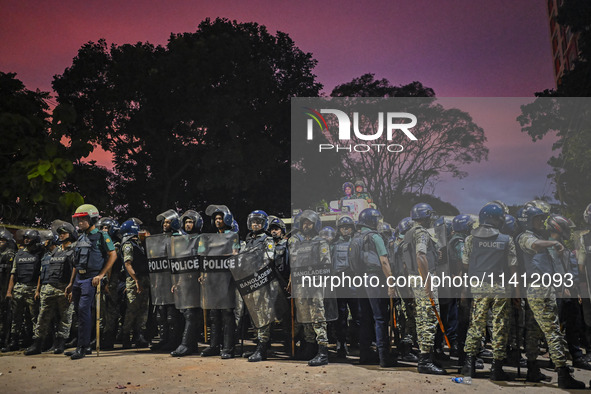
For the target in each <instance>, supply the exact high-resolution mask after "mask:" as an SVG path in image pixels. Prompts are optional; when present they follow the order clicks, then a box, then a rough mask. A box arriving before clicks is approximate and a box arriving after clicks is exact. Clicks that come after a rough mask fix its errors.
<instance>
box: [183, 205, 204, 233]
mask: <svg viewBox="0 0 591 394" xmlns="http://www.w3.org/2000/svg"><path fill="white" fill-rule="evenodd" d="M187 221H189V222H191V221H192V222H193V228H192V229H191V230H187V228H186V224H187ZM181 223H182V224H183V230H185V232H187V233H201V231H202V230H203V218H202V217H201V215H200V214H199V212H197V211H194V210H193V209H188V210H187V211H185V213H183V215H182V216H181Z"/></svg>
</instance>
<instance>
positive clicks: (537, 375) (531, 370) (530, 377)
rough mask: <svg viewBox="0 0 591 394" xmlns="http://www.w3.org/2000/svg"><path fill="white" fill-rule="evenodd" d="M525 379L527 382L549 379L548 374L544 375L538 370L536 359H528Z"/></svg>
mask: <svg viewBox="0 0 591 394" xmlns="http://www.w3.org/2000/svg"><path fill="white" fill-rule="evenodd" d="M525 380H526V381H527V382H534V383H538V382H541V381H542V380H544V381H547V380H550V377H549V376H546V375H544V374H543V373H542V372H541V371H540V367H539V366H538V364H537V363H536V361H529V360H528V362H527V375H526V376H525Z"/></svg>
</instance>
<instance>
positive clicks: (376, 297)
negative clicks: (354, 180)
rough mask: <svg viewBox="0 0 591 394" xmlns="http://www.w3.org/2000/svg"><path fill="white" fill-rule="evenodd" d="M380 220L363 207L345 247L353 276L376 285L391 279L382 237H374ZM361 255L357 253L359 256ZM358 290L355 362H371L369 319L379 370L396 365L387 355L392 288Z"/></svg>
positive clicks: (377, 212) (375, 213)
mask: <svg viewBox="0 0 591 394" xmlns="http://www.w3.org/2000/svg"><path fill="white" fill-rule="evenodd" d="M381 219H382V215H381V213H380V212H379V211H378V210H377V209H373V208H366V209H364V210H363V211H361V213H360V214H359V223H358V228H359V232H358V233H356V234H355V235H354V236H353V239H352V240H351V243H350V245H349V260H350V263H351V265H352V267H353V271H354V273H355V274H356V275H359V276H363V277H366V276H367V278H369V279H368V280H369V283H372V278H374V277H377V278H379V281H378V283H382V284H384V285H385V284H386V278H388V277H391V276H392V272H391V269H390V263H389V261H388V251H387V249H386V246H385V245H384V241H383V240H382V237H381V236H380V235H379V234H378V232H377V231H376V230H377V227H378V223H379V221H380V220H381ZM356 251H358V252H356ZM359 252H361V253H359ZM360 291H362V292H364V293H365V294H360V295H361V296H362V298H360V299H359V320H360V325H361V326H360V333H359V362H360V363H361V364H366V363H370V362H371V359H372V357H371V353H370V345H371V331H372V330H371V328H372V327H371V326H372V318H373V322H374V324H373V326H374V327H373V329H374V331H375V336H376V346H377V348H378V357H379V363H380V367H382V368H387V367H393V366H394V365H395V364H396V362H395V360H394V359H393V358H392V356H391V354H390V344H389V338H388V321H389V319H388V299H387V298H386V296H390V297H393V296H394V295H395V294H396V293H395V289H394V287H389V288H388V292H387V294H386V292H385V291H384V288H382V287H379V286H378V287H374V286H364V287H363V288H362V289H360Z"/></svg>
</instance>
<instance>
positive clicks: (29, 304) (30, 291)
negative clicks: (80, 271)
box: [10, 248, 40, 339]
mask: <svg viewBox="0 0 591 394" xmlns="http://www.w3.org/2000/svg"><path fill="white" fill-rule="evenodd" d="M24 251H27V248H24V249H21V250H19V251H18V252H17V253H16V255H15V258H14V260H13V264H12V271H11V272H10V273H11V274H12V275H14V280H15V285H14V288H13V289H12V299H11V300H10V306H11V310H12V326H11V329H10V335H11V337H12V338H13V339H15V338H18V335H19V334H22V333H24V332H23V331H24V327H26V326H27V325H30V328H31V329H33V327H35V322H36V321H37V315H38V314H39V303H38V302H37V300H35V292H36V291H37V279H38V278H39V268H40V266H39V267H37V268H36V273H35V274H34V280H33V282H30V283H21V282H20V281H19V278H18V275H17V272H18V271H17V264H18V260H19V255H20V253H21V252H24ZM33 254H34V253H33ZM25 311H27V312H28V313H29V316H28V317H29V319H30V320H29V321H28V322H24V319H25V313H26V312H25ZM23 322H24V323H25V324H23Z"/></svg>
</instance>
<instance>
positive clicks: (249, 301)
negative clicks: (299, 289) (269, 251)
mask: <svg viewBox="0 0 591 394" xmlns="http://www.w3.org/2000/svg"><path fill="white" fill-rule="evenodd" d="M230 271H231V272H232V276H233V277H234V281H235V282H236V288H237V289H238V291H239V292H240V295H241V296H242V299H243V300H244V303H245V304H246V307H247V308H248V312H249V313H250V317H251V319H252V322H253V324H254V325H255V327H256V328H261V327H263V326H266V325H268V324H270V323H273V322H274V321H276V320H279V319H281V317H283V316H284V314H285V313H286V312H287V310H288V308H289V305H288V302H287V298H286V296H285V293H284V291H283V288H282V287H281V284H280V282H279V279H278V277H277V273H276V271H275V269H274V267H273V264H272V263H271V264H269V262H268V260H266V259H265V250H264V247H263V244H261V245H260V246H259V247H255V248H251V249H247V250H244V251H242V252H240V254H239V255H238V259H237V262H236V265H235V266H234V267H233V268H231V269H230Z"/></svg>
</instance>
